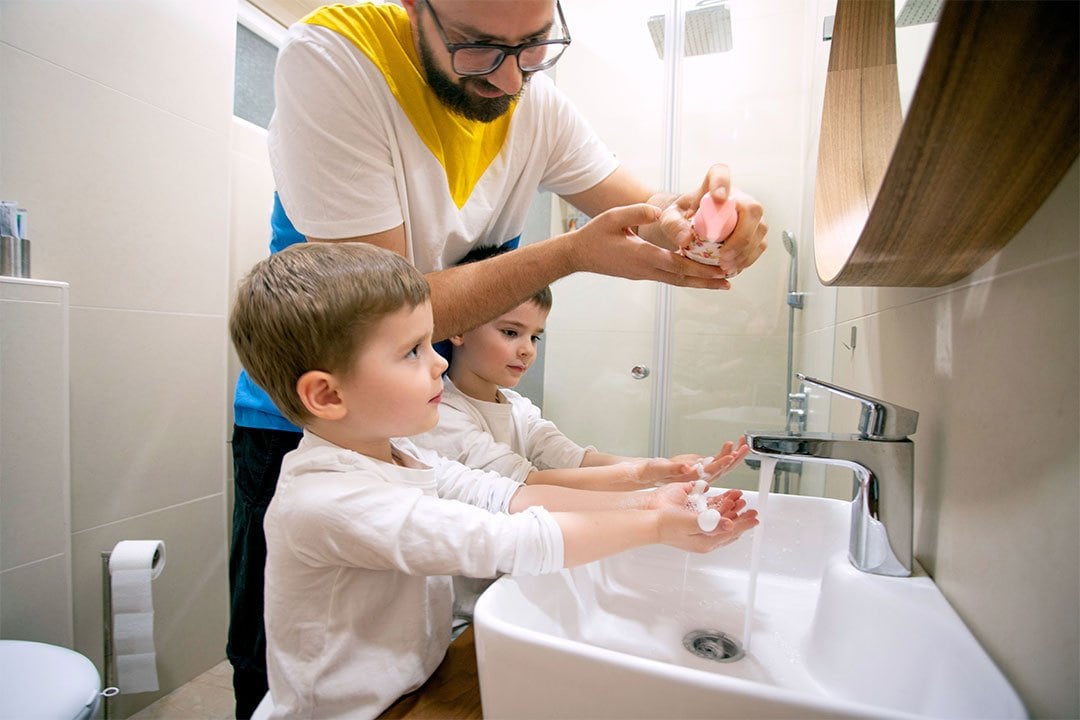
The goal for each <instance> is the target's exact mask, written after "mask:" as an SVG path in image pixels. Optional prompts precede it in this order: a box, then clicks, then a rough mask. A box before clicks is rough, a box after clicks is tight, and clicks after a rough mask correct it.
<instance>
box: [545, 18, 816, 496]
mask: <svg viewBox="0 0 1080 720" xmlns="http://www.w3.org/2000/svg"><path fill="white" fill-rule="evenodd" d="M820 5H821V3H818V2H807V3H793V2H790V0H754V1H753V2H748V1H746V0H726V1H725V2H714V1H711V0H709V1H707V2H702V3H696V4H695V3H688V2H682V1H681V0H680V1H679V2H676V0H591V1H590V2H588V3H574V4H572V5H568V6H567V7H566V8H565V10H566V13H567V21H568V23H569V24H570V28H571V32H572V33H573V37H574V44H573V45H572V46H571V48H570V49H569V50H568V51H567V54H566V56H564V58H563V60H561V61H560V64H559V66H558V72H557V75H556V81H557V84H558V85H559V86H560V87H561V88H562V89H563V90H564V91H565V92H566V93H568V94H569V95H570V97H571V98H572V99H573V100H574V102H575V103H576V104H577V105H578V106H579V107H580V108H581V109H582V112H583V113H584V115H585V116H586V117H587V118H588V119H589V121H590V122H591V123H592V124H593V126H594V127H595V128H596V130H597V132H598V133H599V135H600V136H601V137H602V138H603V139H604V141H605V142H606V143H607V144H608V146H609V147H610V148H611V150H612V151H613V152H614V153H615V154H616V155H617V156H618V158H619V160H620V162H621V163H622V164H623V165H625V166H627V167H628V168H629V169H630V170H631V171H632V172H634V173H635V174H637V175H638V176H639V177H641V178H642V179H643V180H644V181H646V182H648V183H650V184H653V185H654V186H655V187H657V188H661V187H664V184H665V169H666V165H665V160H666V159H668V158H669V157H670V161H671V162H672V163H673V168H674V174H673V176H672V177H673V178H674V186H675V188H676V189H678V190H687V189H689V188H693V187H696V186H698V185H699V184H700V183H701V181H702V178H703V177H704V176H705V173H706V171H707V169H708V168H709V166H710V165H711V164H713V163H718V162H721V163H725V164H727V165H728V166H730V168H731V172H732V177H733V184H734V186H735V187H736V188H737V189H740V190H743V191H745V192H747V193H749V194H750V195H753V196H754V197H755V198H757V199H758V200H759V201H760V202H761V203H762V205H763V206H764V207H765V217H766V220H767V222H768V224H769V236H768V238H769V249H768V251H767V252H766V253H765V254H764V255H762V257H761V258H760V259H759V260H758V261H757V263H755V264H754V265H753V266H752V267H750V268H748V269H747V270H746V271H745V272H743V273H742V274H740V275H739V277H738V278H736V279H735V280H734V282H733V287H732V290H730V291H728V292H716V291H703V290H690V289H681V288H663V287H661V286H659V285H657V284H655V283H635V282H630V281H627V280H621V279H613V278H605V277H599V276H595V275H579V276H574V277H571V278H567V279H565V280H561V281H559V282H558V283H556V285H555V286H554V288H553V290H554V293H555V307H554V309H553V312H552V316H551V318H550V320H549V323H548V333H547V334H548V335H549V337H548V339H547V340H546V341H545V342H546V343H547V347H546V360H545V368H546V373H545V390H544V412H545V416H547V417H549V418H551V419H552V420H553V421H554V422H555V423H556V424H557V425H559V427H560V428H561V429H562V430H563V431H564V432H566V434H567V435H569V436H570V437H571V438H574V439H575V440H577V441H578V442H579V443H581V444H593V445H595V446H596V447H597V448H599V449H601V450H605V451H609V452H616V453H622V454H630V455H653V454H657V455H674V454H677V453H684V452H696V453H703V454H709V453H711V452H713V450H715V449H717V448H718V447H719V445H720V444H721V443H722V442H723V441H724V440H728V439H734V438H737V437H738V436H739V435H741V434H742V433H743V432H745V431H746V430H749V429H762V428H782V427H784V426H785V421H786V408H787V405H786V401H787V398H786V395H787V372H788V371H787V366H788V352H789V349H788V348H789V341H788V336H789V314H790V315H793V317H794V325H793V327H792V332H791V335H792V338H793V345H794V347H793V348H792V352H793V356H794V369H795V370H802V371H805V372H807V373H809V374H817V375H818V376H820V377H826V378H827V377H831V370H832V354H831V347H832V343H831V340H828V339H826V341H825V342H814V343H810V345H812V346H813V347H821V348H823V350H822V351H813V352H810V353H809V355H810V356H811V357H804V356H803V347H802V346H803V343H802V342H801V341H802V339H803V338H804V337H805V336H806V335H807V334H813V333H815V332H818V331H819V330H821V331H824V329H825V328H828V327H831V323H832V321H833V317H834V314H835V293H833V292H832V291H831V290H829V289H826V288H822V287H821V285H820V284H819V283H818V282H817V279H816V276H815V274H814V271H813V257H812V252H811V249H810V248H811V243H810V241H809V237H810V235H811V233H812V230H813V193H812V187H813V177H814V167H815V160H816V140H815V138H816V133H814V132H810V129H811V128H816V126H817V118H818V117H819V115H817V114H815V112H814V107H820V97H819V96H820V90H819V85H820V84H821V83H822V82H823V78H824V63H826V62H827V57H828V47H827V43H823V41H822V35H821V26H820V17H819V14H820V12H821V8H820V7H819V6H820ZM676 9H678V10H679V11H681V12H682V13H685V14H684V18H685V20H684V33H683V35H684V51H683V54H682V55H681V56H680V57H679V58H677V59H676V58H669V57H666V56H664V57H662V56H661V55H660V52H661V49H662V47H663V45H662V42H661V41H660V39H661V38H663V37H664V30H665V25H666V23H667V22H669V21H671V20H672V19H673V18H674V17H675V15H674V12H675V10H676ZM815 25H816V26H817V27H816V28H815ZM667 63H675V65H674V67H675V68H676V70H677V73H678V75H677V78H678V81H677V83H676V85H677V87H678V88H679V91H678V98H677V100H676V101H675V102H674V103H672V102H670V100H668V99H666V98H665V87H666V85H665V82H666V78H667V72H668V68H669V67H672V66H670V65H667ZM819 65H820V68H819ZM819 78H820V79H819ZM671 107H675V108H677V111H678V115H677V122H676V123H675V133H674V136H673V142H672V143H671V147H670V150H669V149H668V148H667V147H666V146H667V144H668V133H667V127H668V126H667V122H668V121H669V119H670V115H669V110H670V108H671ZM666 153H671V154H670V156H669V155H668V154H666ZM556 207H557V208H559V209H561V208H563V205H562V204H561V203H560V202H558V201H556ZM560 214H561V213H560V210H556V211H555V213H554V215H555V224H559V223H560V221H561V220H562V218H561V217H560ZM562 214H565V213H562ZM553 230H557V231H561V230H559V229H558V228H553ZM784 230H788V231H789V232H790V234H791V237H792V238H793V240H794V241H793V242H790V243H787V244H786V245H789V246H790V247H791V250H792V251H793V252H794V253H798V255H799V268H801V269H802V277H800V278H799V288H798V291H799V292H802V293H803V296H802V297H803V299H804V300H805V309H803V310H795V311H794V312H793V313H790V311H789V305H788V297H789V281H790V275H791V272H790V271H791V263H792V261H793V257H792V254H790V253H789V252H788V251H787V250H786V249H785V243H782V242H781V233H782V231H784ZM802 238H806V239H807V240H806V241H805V242H803V241H801V240H800V239H802ZM807 276H809V277H807ZM812 356H819V357H812ZM635 368H640V369H645V368H647V369H648V371H649V374H648V376H647V377H644V378H641V377H640V376H641V375H642V374H643V372H642V370H639V371H638V372H635ZM795 389H798V386H797V385H796V388H795ZM658 400H659V401H658ZM812 429H813V428H812ZM724 482H725V484H726V485H731V486H735V487H744V488H756V487H757V477H756V474H755V473H754V471H753V470H752V469H750V468H747V467H743V468H740V469H739V470H737V471H735V472H733V473H731V474H730V475H728V476H727V477H726V478H725V481H724ZM815 485H816V482H815V481H811V482H810V483H809V486H807V485H806V483H804V486H803V487H802V491H803V492H808V491H809V492H816V488H815ZM793 489H795V488H793Z"/></svg>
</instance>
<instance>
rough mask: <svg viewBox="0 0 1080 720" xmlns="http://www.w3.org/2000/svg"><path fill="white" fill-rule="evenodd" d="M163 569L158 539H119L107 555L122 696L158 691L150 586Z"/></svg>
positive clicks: (162, 556)
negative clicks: (123, 694) (124, 694)
mask: <svg viewBox="0 0 1080 720" xmlns="http://www.w3.org/2000/svg"><path fill="white" fill-rule="evenodd" d="M164 568H165V543H163V542H162V541H160V540H121V541H120V542H118V543H116V546H115V547H113V550H112V553H111V554H110V555H109V576H110V584H111V588H112V631H113V658H114V660H115V661H116V676H117V683H116V684H117V687H119V688H120V692H122V693H137V692H153V691H156V690H157V689H158V677H157V651H156V650H155V649H154V596H153V592H152V589H151V583H152V582H153V581H154V579H155V578H157V577H158V576H159V575H161V571H162V570H163V569H164Z"/></svg>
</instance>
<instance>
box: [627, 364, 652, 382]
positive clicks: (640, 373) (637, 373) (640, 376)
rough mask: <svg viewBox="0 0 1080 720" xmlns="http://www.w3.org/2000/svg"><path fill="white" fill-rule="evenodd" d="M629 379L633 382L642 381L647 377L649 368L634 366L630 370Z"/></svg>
mask: <svg viewBox="0 0 1080 720" xmlns="http://www.w3.org/2000/svg"><path fill="white" fill-rule="evenodd" d="M630 377H632V378H634V379H635V380H644V379H645V378H647V377H649V366H648V365H635V366H634V367H632V368H630Z"/></svg>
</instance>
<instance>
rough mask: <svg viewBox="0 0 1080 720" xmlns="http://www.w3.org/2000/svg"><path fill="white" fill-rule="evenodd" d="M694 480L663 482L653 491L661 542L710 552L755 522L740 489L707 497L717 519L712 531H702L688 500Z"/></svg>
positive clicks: (753, 512)
mask: <svg viewBox="0 0 1080 720" xmlns="http://www.w3.org/2000/svg"><path fill="white" fill-rule="evenodd" d="M693 488H694V484H693V483H683V484H678V485H666V486H664V487H662V488H660V489H658V490H656V491H654V492H653V493H651V494H652V495H653V496H654V502H655V505H654V507H655V510H656V511H657V512H658V513H659V532H660V542H662V543H663V544H665V545H671V546H672V547H677V548H681V549H683V550H687V551H689V552H699V553H702V552H709V551H710V550H715V549H716V548H718V547H722V546H724V545H729V544H731V543H733V542H735V541H736V540H738V539H739V536H740V535H742V534H743V533H744V532H746V531H747V530H749V529H750V528H752V527H754V526H755V525H757V524H758V519H757V511H756V510H745V508H746V501H745V500H744V499H743V497H742V492H741V491H739V490H728V491H727V492H725V493H722V494H720V495H716V496H713V497H709V498H707V503H708V506H709V507H710V508H712V509H714V510H716V511H717V512H719V513H720V516H721V517H720V522H719V524H718V525H717V526H716V529H715V530H713V531H712V532H707V533H706V532H702V531H701V528H700V527H699V526H698V512H697V510H695V509H694V508H693V507H692V506H691V504H690V502H689V497H690V493H691V492H692V491H693Z"/></svg>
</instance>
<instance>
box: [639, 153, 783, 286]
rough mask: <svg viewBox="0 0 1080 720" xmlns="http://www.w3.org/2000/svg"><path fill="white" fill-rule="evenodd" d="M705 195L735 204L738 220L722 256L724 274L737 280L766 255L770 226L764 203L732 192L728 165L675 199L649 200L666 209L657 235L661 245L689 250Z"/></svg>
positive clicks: (709, 172)
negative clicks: (694, 226) (692, 232)
mask: <svg viewBox="0 0 1080 720" xmlns="http://www.w3.org/2000/svg"><path fill="white" fill-rule="evenodd" d="M705 193H712V196H713V199H714V200H716V201H717V202H723V201H724V200H727V199H728V198H729V197H730V198H731V199H732V200H733V201H734V202H735V205H736V209H737V211H738V214H739V221H738V223H737V224H736V225H735V229H734V230H733V231H732V233H731V236H730V237H729V238H728V239H727V241H726V242H725V243H724V247H723V249H722V250H721V251H720V255H719V259H720V268H721V269H722V274H723V275H724V276H725V277H735V276H736V275H738V274H739V273H740V272H741V271H742V270H743V269H745V268H748V267H750V266H751V265H753V264H754V262H755V261H756V260H757V259H758V258H759V257H761V253H763V252H765V249H766V248H767V247H768V243H766V242H765V235H766V233H768V231H769V226H768V224H766V223H765V221H764V220H763V219H762V218H763V214H764V209H763V208H762V207H761V203H759V202H758V201H757V200H755V199H754V198H752V197H750V196H749V195H747V194H745V193H741V192H738V191H732V189H731V172H730V170H729V169H728V167H727V166H726V165H713V166H712V167H711V168H709V171H708V173H706V175H705V179H704V180H703V181H702V183H701V185H699V186H698V187H697V188H695V189H693V190H691V191H690V192H688V193H684V194H682V195H679V196H678V197H676V198H674V199H673V200H672V199H670V198H668V199H667V200H665V199H664V198H663V197H661V196H654V197H653V199H651V200H650V202H654V204H657V205H658V206H660V207H662V208H663V209H662V211H661V214H660V220H659V222H658V223H657V232H658V233H659V234H660V236H661V238H662V240H660V242H661V243H662V244H665V245H667V246H669V247H672V248H674V249H678V250H685V249H686V248H687V247H689V245H690V240H691V237H692V235H691V225H692V223H693V220H694V213H696V212H697V209H698V205H699V204H700V202H701V198H702V196H703V195H705Z"/></svg>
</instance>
